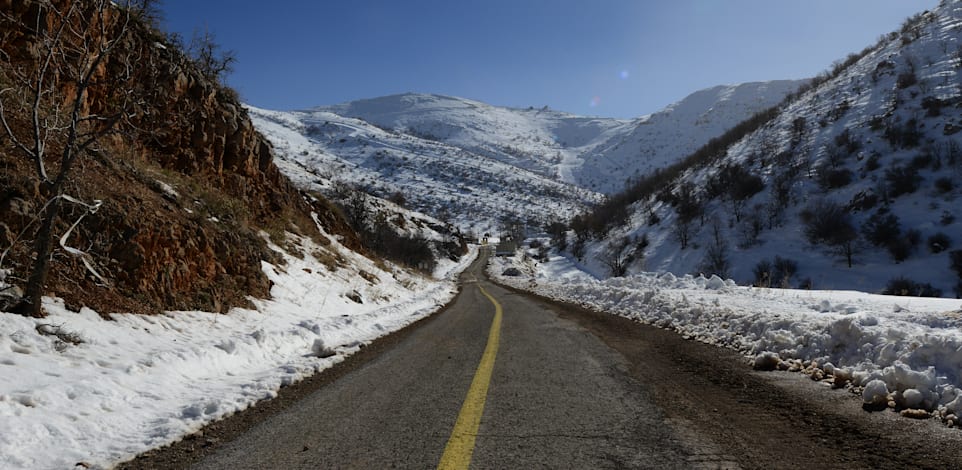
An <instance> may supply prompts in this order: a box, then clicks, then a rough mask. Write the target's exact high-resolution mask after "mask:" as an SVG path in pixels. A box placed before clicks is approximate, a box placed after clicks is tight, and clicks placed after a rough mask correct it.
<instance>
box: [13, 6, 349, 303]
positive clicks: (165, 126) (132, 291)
mask: <svg viewBox="0 0 962 470" xmlns="http://www.w3.org/2000/svg"><path fill="white" fill-rule="evenodd" d="M71 1H72V0H59V1H55V2H53V3H54V6H55V7H56V8H58V9H61V11H62V10H63V9H66V8H67V7H68V6H69V5H70V4H71ZM0 11H2V12H3V13H4V18H3V19H2V21H0V22H2V27H0V31H2V32H0V50H2V51H3V52H4V54H5V55H6V56H7V57H8V59H9V60H4V61H0V67H4V68H6V70H5V72H6V73H4V74H2V78H3V80H4V82H5V83H4V85H5V86H7V85H9V86H13V87H17V86H18V84H17V83H16V81H15V80H13V79H11V77H12V76H13V75H12V73H9V72H11V70H12V69H13V68H15V67H23V68H26V69H28V70H29V69H30V68H31V67H36V64H37V61H36V58H37V56H38V50H39V46H38V36H37V34H36V31H35V30H34V28H32V27H31V25H37V24H40V25H41V28H42V27H43V25H44V24H46V23H47V22H48V20H47V18H46V15H47V13H45V12H44V11H43V10H40V9H39V6H38V3H37V2H33V1H11V0H7V1H2V0H0ZM38 18H39V19H40V20H39V21H38ZM106 31H107V32H108V34H109V33H110V28H107V29H106ZM131 58H133V60H131ZM128 66H132V69H129V70H130V71H131V75H130V79H129V80H128V81H126V82H124V86H121V87H116V86H107V85H103V86H99V85H95V86H92V87H91V88H90V91H89V93H88V95H87V96H86V97H85V98H86V99H85V100H84V106H85V109H86V110H89V111H91V112H93V113H98V112H102V111H104V110H109V109H110V108H111V106H115V104H116V103H117V101H118V100H120V99H123V96H124V95H123V94H124V93H128V94H129V95H128V96H136V97H137V98H138V104H137V106H135V107H134V108H133V110H134V112H133V113H132V115H131V116H130V118H129V119H128V120H126V121H125V122H123V123H121V124H120V125H119V126H118V130H119V131H120V132H119V133H117V134H112V135H110V136H108V137H105V138H103V139H101V142H100V145H98V146H97V150H96V151H93V152H90V153H89V155H84V156H82V157H81V160H78V164H77V165H76V166H75V168H74V170H73V171H72V173H71V174H72V177H71V179H70V183H69V184H68V185H67V193H68V194H70V195H71V196H73V197H75V198H78V199H81V200H85V201H93V200H95V199H99V200H103V201H104V204H103V206H102V207H101V208H100V210H99V211H97V212H96V213H95V214H91V215H88V216H86V217H84V218H83V220H82V221H81V223H80V225H78V227H77V229H75V230H74V232H72V233H71V236H70V238H69V240H67V243H68V245H70V246H74V247H77V248H80V249H82V250H84V251H85V252H87V253H88V254H89V255H91V258H89V259H92V260H93V263H94V265H95V269H96V270H97V271H99V272H100V273H101V274H103V276H104V277H105V278H106V280H107V281H108V283H107V285H103V283H102V282H100V281H97V280H96V279H94V277H93V276H92V275H91V274H90V272H89V270H87V269H86V268H85V267H84V266H83V265H82V264H81V260H80V259H79V258H76V257H70V256H65V255H64V254H63V253H61V252H58V253H55V258H54V259H55V264H54V268H53V271H52V274H51V280H50V283H49V287H50V291H51V292H50V293H51V294H54V295H57V296H61V297H64V298H65V299H67V301H68V303H73V304H74V305H75V306H79V305H82V304H83V305H88V306H90V307H92V308H95V309H97V310H98V311H101V312H109V311H117V310H132V311H156V310H158V309H207V310H211V309H212V310H220V311H224V310H226V309H227V308H228V307H230V306H232V305H239V304H244V303H245V302H246V300H245V299H246V296H247V295H254V296H258V297H265V296H268V295H269V289H270V285H269V281H268V280H267V278H266V277H265V276H264V274H263V273H262V272H261V268H260V261H261V260H263V259H272V257H273V255H272V252H271V250H269V249H268V248H267V245H266V242H265V241H264V240H263V238H262V237H261V236H259V235H257V232H258V231H259V230H260V229H266V230H267V231H268V232H269V233H272V234H283V232H284V231H285V230H289V231H294V232H300V233H302V234H304V235H308V236H315V237H319V236H323V235H320V234H319V232H318V230H317V228H316V226H315V224H314V222H313V220H311V217H310V213H311V212H312V211H314V212H315V213H317V214H318V216H319V219H320V221H321V223H322V225H324V228H325V230H326V231H327V232H328V233H333V234H338V235H340V236H341V238H342V239H343V241H344V243H345V244H346V245H348V246H354V247H357V246H358V243H357V239H356V236H355V235H354V234H353V232H351V230H350V229H349V228H348V227H347V225H346V224H345V223H344V222H343V221H342V220H341V218H340V217H339V216H338V215H337V214H336V213H335V212H334V211H333V210H331V209H330V205H328V204H327V203H326V202H325V201H324V200H323V199H319V198H317V197H306V195H304V194H302V193H300V192H299V191H298V190H297V189H296V188H295V187H294V186H293V185H292V184H291V183H290V181H289V180H288V179H287V178H286V177H285V176H284V175H282V174H281V173H280V171H279V170H278V169H277V167H276V166H275V165H274V163H273V155H272V149H271V146H270V144H269V143H268V142H267V141H266V140H265V139H264V138H263V137H262V136H261V135H260V134H258V133H257V132H256V131H255V130H254V127H253V125H252V124H251V121H250V119H249V118H248V116H247V112H246V111H245V110H244V109H243V107H242V106H241V105H240V103H239V102H238V100H237V98H236V96H235V95H234V94H233V92H232V91H230V90H228V89H225V88H224V87H222V86H221V85H220V84H219V83H217V82H216V81H212V80H210V79H208V78H207V77H205V75H204V74H203V73H201V72H200V71H199V70H198V69H197V68H196V67H195V66H194V64H193V62H192V61H191V60H190V59H189V58H188V57H186V56H185V55H184V53H183V52H182V51H180V50H179V49H177V48H176V47H174V46H173V45H171V44H168V43H167V41H166V39H165V37H164V35H163V34H161V33H159V32H157V31H156V30H154V29H152V28H151V27H150V26H149V25H146V24H144V23H142V22H134V24H132V25H131V33H130V34H128V36H127V37H126V39H125V40H124V42H123V43H122V44H121V45H120V47H119V49H118V50H117V51H116V52H115V53H113V54H112V55H111V56H110V60H108V61H107V62H106V63H104V64H103V65H102V66H101V70H98V73H97V77H98V78H103V79H105V80H103V81H104V83H105V84H106V83H109V82H110V80H106V78H110V77H115V76H116V74H121V73H124V72H125V71H127V70H128V69H127V67H128ZM54 77H55V79H59V77H60V75H59V74H54ZM58 85H61V86H59V87H58V91H59V92H60V93H62V95H63V96H64V98H65V99H67V98H69V97H71V96H72V94H73V92H72V90H71V88H70V86H69V85H68V83H66V82H64V83H62V84H58ZM12 91H13V92H15V93H7V94H5V95H4V97H3V98H4V100H5V101H4V104H5V105H6V106H5V109H6V110H7V114H8V119H9V120H10V121H11V122H13V127H14V129H15V132H28V131H29V122H28V119H27V118H28V114H27V113H25V112H24V110H23V109H20V110H19V111H18V109H19V106H11V105H10V104H9V101H10V100H11V99H12V96H13V95H15V94H16V95H18V96H19V97H20V99H21V100H22V99H23V97H25V96H27V95H28V93H26V91H25V90H23V89H15V90H12ZM57 145H58V142H57V141H56V139H54V140H53V141H52V142H51V145H50V146H51V148H52V150H56V149H54V147H56V146H57ZM48 154H50V155H54V156H55V155H56V154H57V152H56V151H50V152H48ZM49 165H52V166H54V167H56V163H55V162H53V161H52V162H49ZM0 166H2V167H3V168H4V171H3V174H2V175H0V250H8V249H9V251H8V254H7V256H6V258H5V259H4V260H2V263H3V265H0V269H10V270H11V271H12V274H11V276H8V280H9V278H13V279H14V281H16V280H17V278H25V277H26V272H25V270H26V269H27V266H28V264H27V261H28V260H29V259H30V257H31V253H30V250H31V243H30V239H31V238H32V237H33V233H32V230H35V228H34V226H33V225H31V223H32V222H33V220H34V218H35V216H36V213H37V212H38V209H39V208H40V207H42V206H43V204H44V203H45V201H46V200H47V196H45V195H44V194H43V191H42V188H41V186H40V185H39V183H38V182H37V181H36V178H35V177H34V176H33V175H32V171H31V165H30V163H29V161H28V160H27V159H25V158H24V157H23V156H22V155H20V154H18V153H17V151H16V150H15V149H14V148H13V147H12V145H10V142H9V139H5V138H2V139H0ZM85 211H86V209H85V208H83V207H80V206H77V205H68V206H67V208H66V210H65V214H64V216H63V217H62V221H61V223H60V224H59V227H58V228H57V236H58V237H59V236H60V235H61V234H63V233H65V232H66V230H67V229H68V228H69V225H70V224H72V223H73V221H75V220H77V219H78V218H80V217H81V215H83V214H84V212H85ZM21 234H22V235H21Z"/></svg>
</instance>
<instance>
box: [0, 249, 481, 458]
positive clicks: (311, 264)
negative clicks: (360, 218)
mask: <svg viewBox="0 0 962 470" xmlns="http://www.w3.org/2000/svg"><path fill="white" fill-rule="evenodd" d="M300 244H301V248H302V250H303V252H304V254H303V258H297V257H293V256H290V255H288V254H286V253H283V256H284V258H285V261H286V264H285V265H284V266H275V265H271V264H269V263H264V264H263V269H264V272H265V273H267V275H268V276H269V277H270V280H271V281H272V282H273V283H274V286H273V288H272V289H271V295H272V299H271V300H257V299H253V300H252V301H253V303H254V304H255V305H256V309H255V310H248V309H240V308H237V309H233V310H232V311H231V312H230V313H228V314H226V315H221V314H215V313H206V312H169V313H166V314H164V315H158V316H143V315H131V314H112V315H110V318H111V319H112V320H113V321H105V320H104V319H103V318H101V317H100V315H98V314H97V313H96V312H94V311H92V310H90V309H86V308H84V309H82V310H81V311H80V312H72V311H69V310H67V309H66V308H65V307H64V304H63V302H62V301H60V300H58V299H49V298H48V299H45V304H44V305H45V308H46V310H47V311H48V312H50V315H49V316H48V317H47V318H45V319H33V318H25V317H21V316H17V315H13V314H8V313H0V375H2V376H3V378H4V380H3V381H2V382H0V428H2V429H3V431H2V432H0V468H4V469H17V468H24V469H26V468H29V469H45V468H58V469H59V468H72V467H74V466H75V464H78V463H80V462H83V464H84V465H87V466H93V467H101V466H104V467H105V466H110V465H111V464H112V463H116V462H117V461H120V460H124V459H128V458H131V457H133V456H134V455H136V454H138V453H140V452H143V451H145V450H148V449H151V448H154V447H158V446H162V445H164V444H167V443H170V442H172V441H175V440H177V439H179V438H180V437H182V436H184V435H185V434H189V433H191V432H194V431H196V430H197V429H199V428H200V427H202V426H203V425H204V424H206V423H209V422H211V421H213V420H216V419H218V418H222V417H225V416H227V415H230V414H232V413H234V412H236V411H239V410H243V409H245V408H248V407H250V406H252V405H254V404H255V403H257V402H258V401H259V400H263V399H266V398H271V397H274V396H276V393H277V390H278V388H280V387H282V386H284V385H288V384H291V383H294V382H297V381H298V380H301V379H302V378H304V377H306V376H309V375H311V374H314V373H315V372H317V371H319V370H322V369H326V368H328V367H331V366H332V365H334V364H336V363H338V362H341V361H343V360H344V358H345V357H346V356H347V355H350V354H352V353H353V352H355V351H357V350H358V349H359V348H361V347H363V346H364V345H365V344H366V343H368V342H370V341H372V340H374V339H375V338H378V337H380V336H383V335H385V334H387V333H389V332H391V331H394V330H397V329H399V328H402V327H404V326H406V325H408V324H410V323H412V322H414V321H416V320H418V319H420V318H423V317H425V316H427V315H429V314H431V313H432V312H434V311H436V310H437V309H438V308H439V307H440V306H441V305H442V304H444V303H446V302H447V301H448V300H450V299H451V298H452V297H453V295H454V294H455V291H456V286H455V283H454V282H453V281H454V278H455V276H456V275H457V274H458V273H459V272H460V271H461V270H463V269H464V268H465V267H466V266H467V264H468V263H469V262H470V261H471V259H473V257H474V256H473V254H472V256H467V257H465V258H463V260H462V261H461V262H459V263H453V262H450V261H446V260H442V261H441V262H440V263H441V267H440V268H439V270H438V272H436V277H438V279H440V280H434V279H428V278H424V277H420V276H413V275H410V274H407V273H405V272H403V271H400V270H394V271H393V272H391V271H385V270H382V269H379V268H378V267H377V266H376V265H375V264H374V263H373V262H372V261H370V260H367V259H365V258H362V257H360V256H358V255H356V254H354V253H353V252H350V251H349V250H347V249H343V247H340V246H339V244H338V243H337V242H336V241H334V242H332V245H331V246H329V247H321V246H318V245H316V244H314V243H313V242H312V241H310V240H301V241H300ZM273 248H274V249H275V250H278V251H280V249H279V248H277V247H273ZM329 249H337V250H339V253H340V254H341V256H343V257H344V258H345V259H346V260H347V262H346V263H345V264H346V265H347V266H344V267H340V268H337V269H336V270H333V271H332V270H329V269H328V268H326V267H325V266H324V264H322V263H321V261H320V260H318V259H316V258H315V254H320V253H323V251H324V250H329ZM388 269H392V268H388ZM360 270H364V271H366V272H367V273H372V275H369V276H366V278H365V277H361V276H360V275H359V272H360ZM367 279H370V280H367ZM352 299H353V300H352ZM359 302H360V303H359Z"/></svg>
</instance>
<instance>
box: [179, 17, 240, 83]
mask: <svg viewBox="0 0 962 470" xmlns="http://www.w3.org/2000/svg"><path fill="white" fill-rule="evenodd" d="M187 52H188V54H189V55H190V57H191V59H192V60H193V61H194V64H196V65H197V68H198V69H200V71H201V73H203V74H204V76H205V77H206V78H207V79H208V80H210V81H219V80H221V79H223V78H224V77H225V76H227V75H230V74H231V72H233V71H234V63H235V62H237V54H235V53H234V51H232V50H221V48H220V46H219V45H218V44H217V41H216V38H215V37H214V33H212V32H211V31H210V30H209V29H207V27H206V26H204V29H202V30H201V29H198V30H195V31H194V36H193V37H192V38H191V40H190V44H189V45H188V46H187Z"/></svg>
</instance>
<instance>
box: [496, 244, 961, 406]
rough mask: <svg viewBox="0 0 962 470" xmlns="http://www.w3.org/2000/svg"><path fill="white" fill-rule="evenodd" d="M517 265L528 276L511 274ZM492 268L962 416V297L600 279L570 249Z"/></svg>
mask: <svg viewBox="0 0 962 470" xmlns="http://www.w3.org/2000/svg"><path fill="white" fill-rule="evenodd" d="M509 267H515V268H517V269H518V270H519V272H520V273H521V275H520V276H505V275H502V273H503V272H504V270H505V269H507V268H509ZM488 271H489V273H490V274H491V275H492V276H493V277H494V278H496V279H498V280H499V281H500V282H503V283H505V284H508V285H512V286H515V287H518V288H521V289H526V290H530V291H533V292H536V293H538V294H541V295H544V296H547V297H551V298H554V299H558V300H563V301H568V302H573V303H577V304H580V305H584V306H586V307H589V308H592V309H596V310H598V311H603V312H609V313H612V314H616V315H621V316H624V317H627V318H631V319H635V320H637V321H639V322H643V323H647V324H651V325H655V326H658V327H661V328H667V329H672V330H675V331H677V332H678V333H680V334H681V335H683V336H684V337H686V338H689V339H694V340H698V341H702V342H706V343H710V344H715V345H719V346H724V347H728V348H732V349H735V350H738V351H741V352H743V353H744V354H746V355H747V356H748V357H749V358H751V360H752V361H754V363H755V365H756V367H759V368H774V367H778V368H781V369H792V370H800V371H804V372H806V373H808V374H810V375H813V378H816V379H823V378H824V379H827V380H831V381H834V383H836V384H837V385H838V386H842V385H843V384H848V386H851V387H853V391H855V392H858V393H862V396H863V398H864V400H865V401H866V403H868V404H876V405H881V406H886V405H888V406H892V407H895V408H897V409H906V410H912V411H906V413H916V414H921V415H923V416H926V414H925V413H923V412H922V411H917V410H924V411H927V412H930V415H931V416H937V417H940V418H942V419H943V420H944V421H946V422H948V423H950V424H953V425H959V424H960V420H959V418H960V417H962V390H960V389H962V300H957V299H939V298H918V297H893V296H882V295H873V294H866V293H862V292H855V291H815V290H812V291H809V290H793V289H767V288H752V287H740V286H737V285H735V283H734V282H733V281H731V280H722V279H720V278H718V277H714V276H713V277H712V278H710V279H706V278H704V277H701V276H699V277H693V276H684V277H677V276H674V275H672V274H670V273H661V274H656V273H641V274H637V275H632V276H629V277H624V278H610V279H606V280H597V279H595V278H594V277H592V276H591V275H588V274H586V273H584V272H582V271H579V270H578V269H577V267H576V266H575V265H574V264H573V263H572V262H570V261H569V260H568V259H567V258H564V257H561V256H552V257H550V260H549V261H548V262H544V263H540V262H536V261H534V260H533V259H532V258H530V257H522V256H520V255H519V256H516V257H513V258H496V259H495V260H494V261H492V263H491V264H490V265H489V268H488ZM766 366H767V367H766ZM889 402H892V404H891V405H889Z"/></svg>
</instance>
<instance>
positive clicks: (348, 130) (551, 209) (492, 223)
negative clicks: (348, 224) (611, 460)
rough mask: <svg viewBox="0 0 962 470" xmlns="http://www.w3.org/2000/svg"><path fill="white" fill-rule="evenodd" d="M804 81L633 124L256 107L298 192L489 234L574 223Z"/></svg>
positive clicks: (379, 108)
mask: <svg viewBox="0 0 962 470" xmlns="http://www.w3.org/2000/svg"><path fill="white" fill-rule="evenodd" d="M800 83H802V82H795V81H776V82H758V83H748V84H742V85H732V86H728V85H726V86H718V87H714V88H711V89H708V90H702V91H699V92H696V93H694V94H692V95H691V96H689V97H688V98H685V99H684V100H681V101H679V102H678V103H675V104H673V105H672V106H670V107H668V108H667V109H665V110H663V111H660V112H658V113H655V114H653V115H649V116H644V117H641V118H638V119H635V120H620V119H611V118H600V117H583V116H575V115H571V114H568V113H564V112H560V111H555V110H551V109H548V108H547V107H542V108H534V107H531V108H527V109H517V108H505V107H498V106H491V105H488V104H485V103H481V102H478V101H473V100H468V99H463V98H454V97H448V96H440V95H427V94H413V93H409V94H402V95H392V96H385V97H380V98H373V99H367V100H358V101H353V102H350V103H344V104H340V105H334V106H322V107H317V108H313V109H310V110H305V111H293V112H281V111H269V110H263V109H258V108H254V107H249V108H248V109H249V111H250V114H251V117H252V119H253V120H254V123H255V125H256V126H257V127H258V130H260V131H261V132H262V133H264V134H265V135H266V136H267V137H268V138H269V139H270V140H271V141H272V142H273V144H274V147H275V149H276V150H277V154H278V165H279V166H280V167H281V168H284V169H285V172H286V173H287V174H288V175H289V176H290V177H292V178H293V179H294V180H296V181H298V182H299V183H300V184H301V186H303V187H312V188H314V189H318V190H321V191H322V192H324V191H326V192H327V193H330V191H332V187H333V186H336V185H338V184H341V183H344V184H347V185H349V186H353V187H360V188H363V189H365V190H366V191H369V192H371V193H372V194H374V195H377V196H380V197H383V198H388V197H392V196H394V197H396V196H397V195H403V199H404V202H405V204H406V205H407V206H408V207H410V208H412V209H414V210H418V211H422V212H424V213H427V214H430V215H432V216H436V217H439V218H441V219H443V220H445V221H447V222H451V223H454V224H455V225H457V226H458V227H461V228H463V229H465V230H474V231H479V232H481V231H491V230H497V229H498V228H500V227H501V226H503V225H505V224H506V223H509V222H510V221H514V222H520V223H525V224H528V225H529V226H543V225H545V224H547V223H550V222H556V221H563V220H567V219H569V218H570V217H572V216H573V215H575V214H577V213H578V212H581V211H584V210H586V209H587V208H589V207H591V206H592V205H594V204H597V203H598V202H600V201H601V200H602V199H603V196H602V193H605V192H609V193H610V192H613V191H616V190H618V189H620V188H621V187H623V186H624V184H625V182H626V181H627V179H628V177H629V176H632V175H640V174H644V173H647V172H649V171H651V170H653V169H655V168H658V167H660V166H662V165H665V164H669V163H671V162H673V161H675V160H677V159H680V158H682V157H684V156H685V155H687V154H688V153H690V151H691V150H692V149H694V148H697V147H698V146H700V145H702V144H704V142H707V141H708V140H710V139H711V138H713V137H715V136H716V135H718V134H720V133H721V132H724V131H725V129H726V127H725V126H727V125H730V124H731V123H735V122H738V121H739V120H741V119H744V118H746V117H748V116H750V115H751V114H753V113H755V112H758V110H760V109H764V108H766V107H769V106H771V105H773V104H774V103H777V102H778V101H780V100H781V99H783V97H784V96H785V95H786V94H787V93H789V92H791V91H793V90H795V89H796V88H797V86H798V85H799V84H800Z"/></svg>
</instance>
